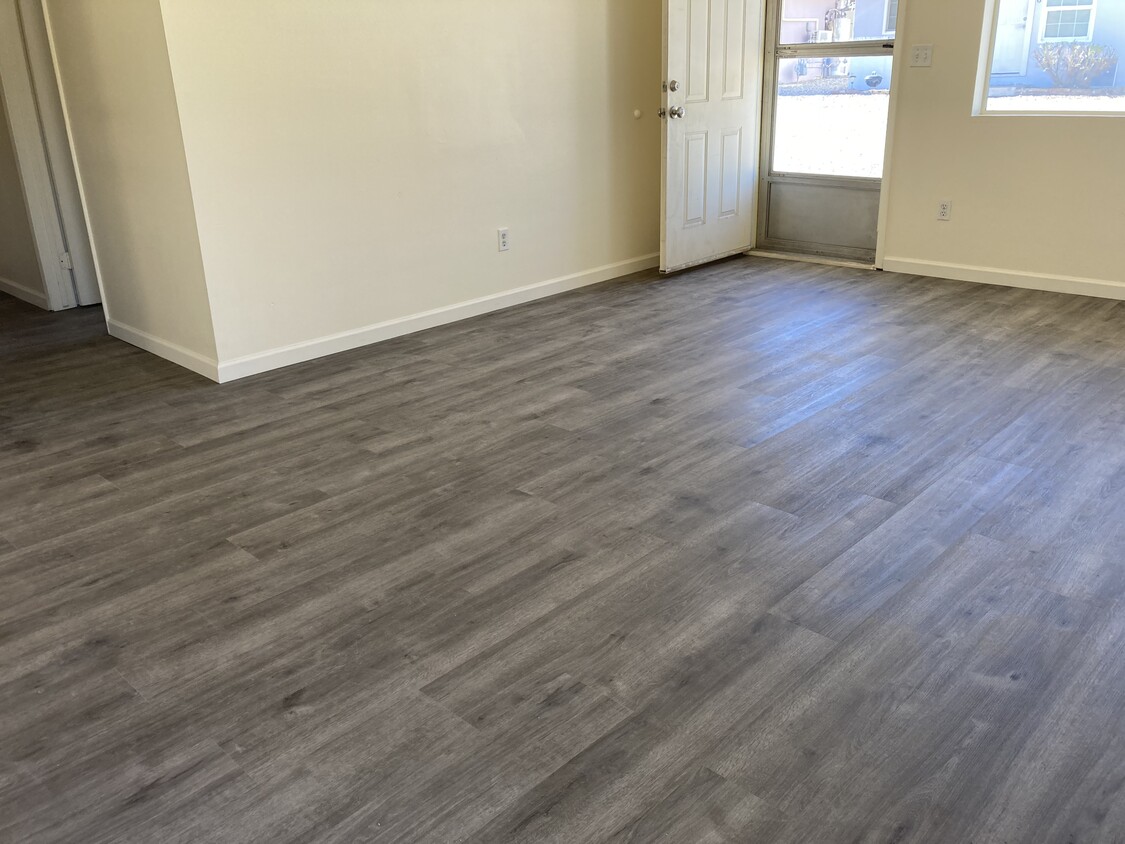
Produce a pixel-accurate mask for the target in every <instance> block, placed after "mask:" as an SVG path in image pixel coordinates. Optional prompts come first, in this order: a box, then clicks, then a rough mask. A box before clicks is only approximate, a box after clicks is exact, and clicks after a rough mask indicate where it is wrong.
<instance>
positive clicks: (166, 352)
mask: <svg viewBox="0 0 1125 844" xmlns="http://www.w3.org/2000/svg"><path fill="white" fill-rule="evenodd" d="M106 325H107V326H108V327H109V333H110V336H111V337H116V338H117V339H118V340H124V341H125V342H126V343H129V344H131V345H133V346H136V347H137V348H140V349H144V350H145V351H146V352H152V353H153V354H154V355H157V356H158V357H162V358H164V359H165V360H170V361H172V363H176V364H179V365H180V366H182V367H184V368H185V369H190V370H191V371H192V372H198V373H199V374H200V375H202V376H204V377H205V378H210V379H211V380H212V381H218V380H219V363H218V361H216V360H213V359H211V358H207V357H204V356H203V355H200V354H197V353H196V352H193V351H192V350H191V349H185V348H184V347H183V346H178V345H176V344H175V343H169V342H168V341H167V340H161V339H160V338H159V337H154V336H153V335H151V334H149V333H148V332H147V331H141V330H140V329H139V328H133V326H131V325H125V323H123V322H118V321H117V320H115V319H107V320H106Z"/></svg>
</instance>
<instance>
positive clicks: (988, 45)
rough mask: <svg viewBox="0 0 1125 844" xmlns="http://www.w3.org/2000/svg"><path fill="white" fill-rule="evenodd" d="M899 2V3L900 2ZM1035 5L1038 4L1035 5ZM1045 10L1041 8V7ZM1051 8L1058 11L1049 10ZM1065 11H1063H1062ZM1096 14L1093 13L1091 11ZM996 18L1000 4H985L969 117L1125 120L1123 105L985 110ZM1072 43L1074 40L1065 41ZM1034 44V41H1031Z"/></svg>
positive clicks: (997, 0)
mask: <svg viewBox="0 0 1125 844" xmlns="http://www.w3.org/2000/svg"><path fill="white" fill-rule="evenodd" d="M900 2H901V0H900ZM1037 5H1038V4H1037ZM1075 5H1081V7H1083V8H1085V7H1087V6H1096V5H1097V0H1090V2H1088V3H1081V4H1075ZM1044 6H1045V4H1044ZM1052 8H1055V9H1057V8H1059V7H1058V6H1053V7H1052ZM1064 8H1065V7H1064ZM1095 14H1096V10H1095ZM999 16H1000V0H986V3H985V14H984V21H983V31H982V37H981V45H980V59H979V62H978V64H977V86H976V91H975V93H974V95H973V108H972V115H973V116H974V117H987V118H996V119H1000V120H1010V119H1019V118H1021V117H1037V118H1038V117H1049V118H1067V117H1083V118H1088V117H1096V118H1110V119H1113V118H1117V119H1118V120H1120V119H1122V118H1125V102H1123V103H1122V106H1121V108H1119V109H1105V110H1097V111H1081V110H1077V109H1076V110H1074V111H1063V110H1061V109H1059V110H1055V109H1052V110H1050V111H1036V110H1035V109H1026V110H1019V111H1017V110H1015V109H1012V110H1008V109H996V110H993V109H989V108H988V98H989V89H990V82H991V79H992V75H993V74H992V60H993V56H994V54H995V51H996V32H997V29H998V20H999ZM1032 26H1033V28H1032V30H1031V32H1032V36H1034V35H1035V34H1036V33H1037V32H1038V31H1039V29H1038V25H1035V24H1033V25H1032ZM1093 33H1094V15H1091V16H1090V35H1091V36H1093ZM1068 40H1071V41H1076V39H1068ZM1032 41H1033V43H1034V37H1033V38H1032ZM1046 43H1060V42H1058V41H1057V40H1056V41H1048V42H1046ZM1077 43H1081V42H1077Z"/></svg>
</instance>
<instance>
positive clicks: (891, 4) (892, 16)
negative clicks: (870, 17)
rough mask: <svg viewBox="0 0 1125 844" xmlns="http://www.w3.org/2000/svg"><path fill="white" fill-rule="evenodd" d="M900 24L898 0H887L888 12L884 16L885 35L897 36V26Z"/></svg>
mask: <svg viewBox="0 0 1125 844" xmlns="http://www.w3.org/2000/svg"><path fill="white" fill-rule="evenodd" d="M897 23H898V0H887V11H886V14H884V15H883V33H884V34H885V35H894V34H895V25H896V24H897Z"/></svg>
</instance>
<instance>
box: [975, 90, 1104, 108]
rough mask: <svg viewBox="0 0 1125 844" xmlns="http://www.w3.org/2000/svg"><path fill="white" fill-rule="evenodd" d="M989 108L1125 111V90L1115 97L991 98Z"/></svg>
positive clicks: (1035, 96)
mask: <svg viewBox="0 0 1125 844" xmlns="http://www.w3.org/2000/svg"><path fill="white" fill-rule="evenodd" d="M987 108H988V110H989V111H1060V112H1066V111H1078V112H1113V111H1125V90H1122V91H1121V93H1119V94H1118V93H1114V94H1113V95H1105V94H1095V95H1089V94H1086V95H1083V94H1049V93H1034V94H1016V95H1014V96H1009V97H989V98H988V106H987Z"/></svg>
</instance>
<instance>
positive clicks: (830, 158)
mask: <svg viewBox="0 0 1125 844" xmlns="http://www.w3.org/2000/svg"><path fill="white" fill-rule="evenodd" d="M889 104H890V96H889V94H888V93H887V92H886V91H864V92H860V93H851V92H848V93H840V94H813V95H806V94H800V95H795V96H794V95H786V96H780V97H778V98H777V135H776V138H775V140H774V146H773V169H774V170H776V171H779V172H783V173H820V174H825V175H834V176H865V177H869V178H874V179H878V178H880V177H881V176H882V175H883V148H884V145H885V143H886V138H887V109H888V106H889Z"/></svg>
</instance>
